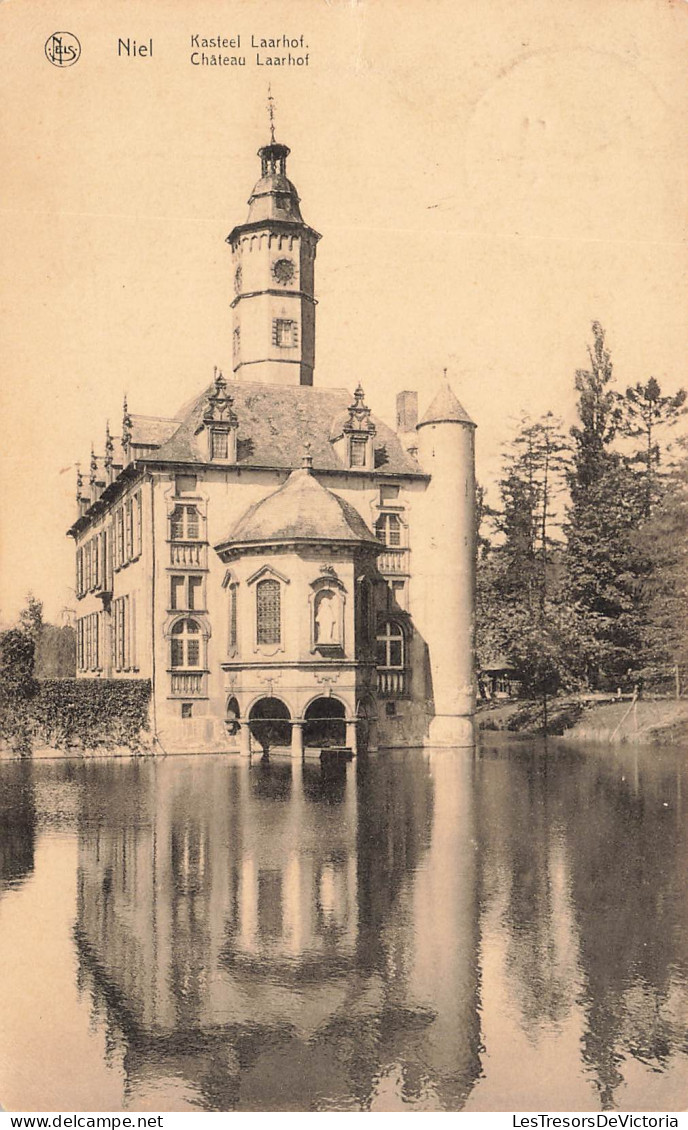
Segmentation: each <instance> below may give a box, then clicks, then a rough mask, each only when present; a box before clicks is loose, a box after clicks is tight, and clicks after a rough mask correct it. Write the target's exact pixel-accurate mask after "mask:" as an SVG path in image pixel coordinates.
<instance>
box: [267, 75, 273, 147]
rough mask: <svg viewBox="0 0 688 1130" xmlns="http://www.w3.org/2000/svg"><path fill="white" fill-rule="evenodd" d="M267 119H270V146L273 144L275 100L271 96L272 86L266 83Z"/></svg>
mask: <svg viewBox="0 0 688 1130" xmlns="http://www.w3.org/2000/svg"><path fill="white" fill-rule="evenodd" d="M268 117H269V118H270V144H271V145H274V144H275V99H274V98H273V96H272V84H271V83H268Z"/></svg>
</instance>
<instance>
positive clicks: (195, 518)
mask: <svg viewBox="0 0 688 1130" xmlns="http://www.w3.org/2000/svg"><path fill="white" fill-rule="evenodd" d="M200 528H201V523H200V515H199V513H198V508H197V507H196V506H186V505H182V504H180V503H178V504H177V505H176V506H175V508H174V510H173V511H172V513H171V515H170V539H171V540H172V541H197V540H198V538H199V536H200Z"/></svg>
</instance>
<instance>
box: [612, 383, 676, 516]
mask: <svg viewBox="0 0 688 1130" xmlns="http://www.w3.org/2000/svg"><path fill="white" fill-rule="evenodd" d="M685 411H686V390H685V389H679V391H678V392H677V393H675V394H674V395H673V396H663V395H662V390H661V388H660V385H659V382H658V381H656V380H655V378H654V377H650V379H649V380H648V381H647V382H646V384H641V383H640V382H638V384H636V385H633V386H632V387H629V388H627V389H626V392H625V394H624V396H623V397H622V398H621V418H620V425H619V430H620V432H621V434H622V435H624V436H627V437H628V438H629V439H634V440H640V441H641V443H640V447H639V448H638V449H637V450H636V451H635V452H634V453H633V455H632V456H631V459H630V462H631V464H632V465H635V466H636V467H637V468H638V469H639V470H638V472H637V473H638V476H639V479H640V484H639V485H640V490H639V496H640V498H639V505H640V506H641V509H642V515H643V518H649V517H650V515H651V514H652V511H653V509H654V507H655V505H656V504H657V502H658V500H659V497H660V494H661V488H660V482H659V476H660V465H661V461H662V453H661V448H660V445H659V443H658V442H657V435H658V433H661V432H663V431H665V429H666V428H670V427H673V426H674V425H675V424H676V422H677V421H678V419H679V417H680V416H682V415H683V413H684V412H685Z"/></svg>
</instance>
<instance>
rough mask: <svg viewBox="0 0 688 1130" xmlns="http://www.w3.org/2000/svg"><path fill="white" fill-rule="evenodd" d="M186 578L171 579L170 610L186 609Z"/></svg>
mask: <svg viewBox="0 0 688 1130" xmlns="http://www.w3.org/2000/svg"><path fill="white" fill-rule="evenodd" d="M185 580H186V578H185V577H170V608H171V609H173V610H174V609H177V608H184V597H185V594H184V584H185Z"/></svg>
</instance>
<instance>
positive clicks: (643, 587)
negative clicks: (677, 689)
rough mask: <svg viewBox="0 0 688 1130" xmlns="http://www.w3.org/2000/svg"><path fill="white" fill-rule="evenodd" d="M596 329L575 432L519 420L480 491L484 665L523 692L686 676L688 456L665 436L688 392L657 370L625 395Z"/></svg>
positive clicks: (548, 421) (544, 421)
mask: <svg viewBox="0 0 688 1130" xmlns="http://www.w3.org/2000/svg"><path fill="white" fill-rule="evenodd" d="M592 335H593V340H592V344H591V346H590V347H589V349H588V357H589V365H588V367H587V368H585V369H580V370H578V372H577V373H576V375H575V387H576V391H577V393H578V421H577V423H576V424H575V425H574V426H573V427H572V428H571V430H570V434H569V436H566V435H565V434H564V431H563V429H562V425H561V422H560V421H559V420H557V419H555V418H554V417H553V416H552V414H551V413H547V414H546V415H545V416H543V417H542V418H540V419H539V420H535V421H532V420H528V419H525V418H524V419H522V420H521V422H520V424H519V426H518V428H517V430H516V433H515V435H514V437H513V439H512V441H511V443H510V444H509V445H508V447H507V449H506V451H505V453H504V459H503V474H502V477H501V479H500V482H499V504H498V505H497V506H496V507H494V508H491V507H490V506H488V504H487V502H486V499H485V495H484V492H483V491H480V492H479V498H478V512H479V521H480V529H479V537H478V602H477V626H478V632H477V637H478V638H477V644H478V657H479V662H480V664H481V665H482V667H483V668H484V669H487V668H490V667H495V666H502V667H507V666H508V667H509V668H510V669H511V670H512V671H513V672H514V675H515V677H516V679H517V680H518V682H519V684H520V686H521V689H522V690H523V692H524V693H525V694H528V695H551V694H553V693H556V692H557V691H559V690H561V689H574V688H577V687H593V688H595V687H600V686H607V687H609V686H617V685H621V684H626V685H627V684H628V683H629V681H639V680H641V679H643V677H644V675H645V674H646V673H648V674H652V673H654V674H655V675H656V674H657V673H660V674H661V673H662V672H664V673H665V674H667V673H668V672H669V671H670V669H671V668H672V667H673V668H676V667H678V668H679V669H680V670H688V666H687V660H688V646H687V645H686V637H687V635H688V633H687V632H686V627H687V625H686V595H688V594H687V569H688V549H686V538H685V532H686V530H687V529H688V458H687V457H686V456H685V454H684V457H683V459H682V460H681V461H679V462H678V463H677V464H672V463H671V462H670V461H669V458H668V457H669V455H670V453H671V446H670V444H669V443H668V442H667V436H668V430H669V429H670V428H671V427H673V426H674V425H675V424H676V422H677V421H678V419H679V418H680V416H681V415H682V414H683V413H684V412H685V410H686V409H685V402H686V394H685V392H684V391H683V390H680V391H679V392H678V393H677V394H675V395H673V396H667V395H664V394H663V393H662V390H661V387H660V385H659V382H658V381H657V380H656V379H655V378H653V377H651V378H650V379H649V380H648V382H647V383H646V384H644V385H643V384H636V385H635V386H633V387H632V388H627V389H626V390H625V392H623V393H622V392H620V391H618V390H617V389H616V387H615V385H614V374H613V367H612V359H611V354H610V351H609V349H608V347H607V344H606V340H605V334H604V330H603V329H602V327H601V326H600V325H599V323H597V322H595V323H593V327H592Z"/></svg>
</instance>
